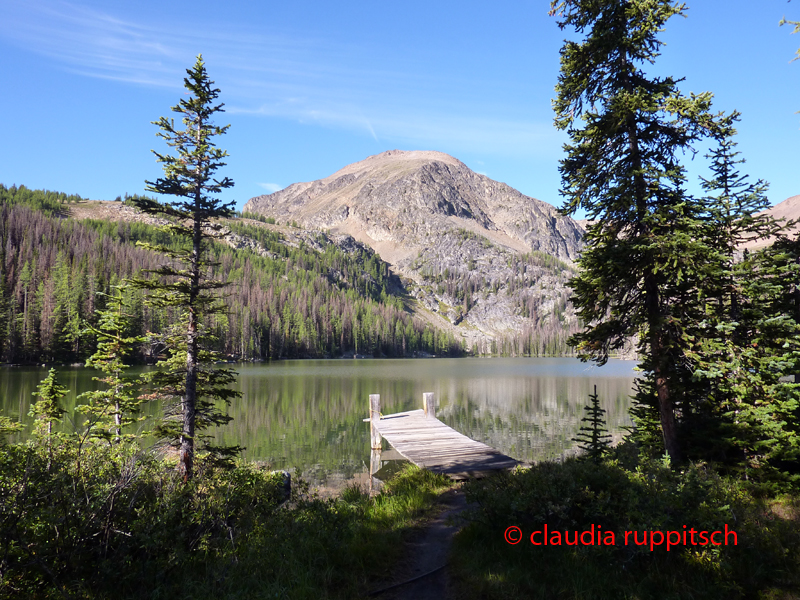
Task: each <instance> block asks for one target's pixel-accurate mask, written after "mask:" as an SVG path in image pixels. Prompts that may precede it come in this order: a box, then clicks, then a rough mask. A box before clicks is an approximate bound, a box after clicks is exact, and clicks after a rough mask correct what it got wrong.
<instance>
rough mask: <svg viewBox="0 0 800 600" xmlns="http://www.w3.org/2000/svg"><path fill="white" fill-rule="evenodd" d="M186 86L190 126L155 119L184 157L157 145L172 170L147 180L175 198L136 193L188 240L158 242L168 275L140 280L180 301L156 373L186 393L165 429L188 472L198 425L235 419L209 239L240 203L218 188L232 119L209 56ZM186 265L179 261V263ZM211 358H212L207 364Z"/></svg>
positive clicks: (161, 303) (182, 107) (154, 297)
mask: <svg viewBox="0 0 800 600" xmlns="http://www.w3.org/2000/svg"><path fill="white" fill-rule="evenodd" d="M186 72H187V75H188V77H187V78H184V85H185V87H186V89H187V90H188V92H189V98H188V99H187V98H182V99H181V100H180V101H179V103H178V104H177V105H176V106H173V107H172V111H173V112H175V113H177V114H179V115H181V117H182V122H183V125H184V126H185V129H183V130H180V129H177V128H176V126H175V122H174V120H172V119H167V118H166V117H161V118H160V119H159V120H158V121H155V122H154V124H155V125H158V126H159V128H160V129H161V131H160V133H159V134H158V135H159V137H161V138H163V139H164V140H165V141H166V142H167V144H168V145H169V146H171V147H172V148H174V149H175V151H176V154H177V155H176V156H170V155H167V154H160V153H158V152H156V151H153V152H154V154H155V155H156V157H157V159H158V162H160V163H161V164H162V165H163V168H164V177H163V178H159V179H157V180H156V181H154V182H153V181H146V182H145V183H146V184H147V191H149V192H155V193H157V194H164V195H167V196H174V197H175V199H174V200H172V201H169V202H166V203H163V204H162V203H159V202H157V201H155V200H152V199H149V198H137V199H135V200H134V202H135V204H136V206H138V207H139V208H140V209H141V210H143V211H144V212H147V213H150V214H157V215H161V216H165V217H167V218H168V219H170V223H169V225H167V226H166V230H167V231H168V232H169V233H170V234H171V235H173V236H177V237H178V238H180V239H184V240H188V244H187V245H185V246H182V247H177V248H176V247H175V246H174V245H173V246H167V245H161V246H155V245H152V246H150V248H151V249H154V250H157V251H159V252H161V253H163V254H165V255H166V256H167V257H169V258H170V259H172V261H173V262H170V263H168V264H164V265H163V266H161V267H160V268H158V269H156V270H154V271H152V272H153V273H155V274H156V275H159V276H161V277H162V278H165V279H162V280H160V281H154V280H141V279H140V280H137V281H136V283H137V285H139V286H141V287H143V288H145V289H147V290H150V292H151V294H150V297H149V301H150V303H151V304H152V305H154V306H158V307H172V308H174V309H176V310H177V311H178V313H179V314H180V322H179V325H178V326H177V327H178V328H173V331H172V334H171V335H170V336H169V337H168V340H167V344H168V347H169V348H170V353H171V356H170V357H169V358H168V359H167V360H166V361H164V362H163V363H162V365H163V367H164V369H163V370H162V371H160V372H159V373H157V374H156V375H155V376H154V379H153V383H154V384H155V385H156V386H158V389H159V390H162V391H164V392H165V394H166V396H167V397H177V398H179V402H180V406H179V409H178V424H177V426H175V423H173V422H172V421H167V422H166V423H165V425H164V427H162V429H161V431H162V432H163V433H166V434H168V435H169V436H170V437H171V438H172V443H174V444H175V445H176V446H178V448H179V465H178V469H179V471H180V473H181V474H182V475H183V477H184V479H187V480H188V479H190V478H192V476H193V474H194V458H195V436H196V431H197V429H198V428H205V427H209V426H211V425H215V424H221V423H224V422H227V417H226V416H225V415H224V414H221V413H220V411H219V410H218V409H217V408H216V407H215V405H214V401H215V400H216V399H222V400H224V401H225V402H230V400H231V399H232V398H234V397H236V396H237V393H236V392H233V391H232V390H229V389H227V386H228V385H229V384H230V383H231V381H232V379H233V375H232V374H231V373H230V372H229V371H215V370H214V369H213V368H208V364H209V362H211V361H212V360H213V357H212V356H210V355H209V354H207V353H205V352H204V351H203V349H202V347H201V336H202V334H203V331H202V322H203V318H204V317H208V316H209V315H212V314H214V313H219V312H223V311H224V310H225V307H224V306H223V305H222V302H221V299H220V298H219V295H218V294H215V293H214V292H215V291H217V290H220V289H221V288H223V287H225V286H226V285H227V283H226V282H224V281H219V280H215V279H212V278H211V276H210V274H209V271H210V269H211V267H212V266H214V265H215V264H216V263H214V262H213V261H212V260H211V259H210V258H209V256H210V253H209V250H208V242H209V239H211V238H214V237H217V236H218V234H219V225H217V224H216V223H215V222H214V219H217V218H220V217H230V216H231V215H233V202H230V203H227V204H225V203H222V202H221V201H220V200H219V199H218V198H216V197H215V194H219V193H220V192H222V191H223V190H225V189H227V188H230V187H233V181H231V180H230V179H229V178H227V177H225V178H223V179H214V178H213V176H214V174H215V173H216V171H217V170H218V169H219V168H221V167H223V166H225V163H224V162H223V159H224V158H225V157H226V156H228V153H227V152H225V151H224V150H222V149H220V148H217V147H216V145H215V143H214V140H215V138H216V137H217V136H219V135H222V134H224V133H225V132H226V131H227V130H228V128H229V127H230V125H226V126H224V127H220V126H217V125H214V124H213V122H212V117H213V116H214V115H215V114H216V113H218V112H223V108H222V107H223V104H215V101H216V99H217V97H218V96H219V90H218V89H216V88H214V87H213V86H214V82H213V81H211V80H210V79H209V77H208V74H207V72H206V68H205V64H204V63H203V59H202V56H198V57H197V61H196V62H195V64H194V66H193V67H192V68H191V69H188V70H187V71H186ZM174 261H178V262H180V263H182V265H183V267H182V268H180V267H177V266H175V262H174ZM204 363H205V364H204Z"/></svg>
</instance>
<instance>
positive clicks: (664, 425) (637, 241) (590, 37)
mask: <svg viewBox="0 0 800 600" xmlns="http://www.w3.org/2000/svg"><path fill="white" fill-rule="evenodd" d="M551 8H552V12H553V13H554V14H557V15H559V17H560V20H559V26H560V27H561V28H562V29H565V28H568V27H569V28H574V29H575V31H576V32H577V33H578V34H579V35H581V36H583V39H581V40H580V41H567V42H565V44H564V46H563V48H562V50H561V73H560V76H559V81H558V85H557V87H556V92H557V98H556V99H555V101H554V109H555V112H556V119H555V123H556V126H557V127H558V128H559V129H562V130H566V131H567V132H568V134H569V137H570V142H569V143H568V144H566V145H565V150H566V152H567V157H566V158H565V159H563V160H562V161H561V166H560V171H561V176H562V182H563V189H562V194H563V195H564V197H565V205H564V207H563V209H562V210H563V211H564V212H566V213H568V214H572V213H574V212H575V211H577V210H579V209H584V210H585V211H586V216H587V218H589V219H591V220H593V221H595V224H594V225H592V226H590V227H589V229H588V231H587V234H586V243H587V247H586V249H585V250H584V252H583V254H582V256H581V259H580V261H579V265H580V268H581V270H580V273H579V275H578V276H577V277H575V278H574V279H573V280H572V281H571V286H572V289H573V297H572V301H573V304H574V306H575V308H576V310H577V313H578V316H579V318H580V319H581V320H582V322H583V323H584V324H586V325H585V329H584V331H582V332H580V333H578V334H576V335H574V336H573V337H572V338H571V340H570V343H571V344H572V345H576V346H577V348H578V351H579V355H580V356H581V357H582V358H583V359H584V360H588V359H592V360H595V361H597V362H599V363H600V364H603V363H605V362H606V361H607V360H608V357H609V354H610V353H611V352H613V351H616V350H619V349H621V348H623V347H624V346H625V344H626V342H627V341H628V340H629V339H630V338H631V337H632V336H638V351H639V354H640V356H641V357H642V363H641V366H642V369H643V370H644V372H645V378H644V379H643V380H642V382H641V383H642V385H643V388H642V390H641V393H640V394H639V400H640V402H641V403H642V404H644V405H645V406H646V407H647V410H648V414H649V415H653V416H654V417H655V418H657V419H658V422H659V425H660V430H661V433H662V436H663V443H664V446H665V449H666V451H667V453H668V454H669V455H670V457H671V458H672V459H673V460H674V461H677V460H679V458H680V444H679V439H678V428H677V422H676V412H677V411H678V409H679V406H680V403H681V402H682V401H683V400H684V391H685V387H686V384H687V382H688V381H689V379H690V372H689V370H688V368H687V365H686V364H685V359H684V357H683V342H682V329H683V327H684V326H685V325H686V324H687V323H689V322H691V321H692V320H693V319H694V318H696V315H694V314H690V313H689V312H688V310H689V308H690V307H691V306H692V304H691V303H687V302H686V301H687V300H688V298H690V297H691V295H692V294H693V293H694V289H695V285H694V281H693V280H694V278H695V275H696V270H697V268H698V265H701V264H703V261H704V256H705V254H706V253H707V249H706V247H705V245H704V243H703V242H702V236H700V235H699V228H700V226H701V223H700V221H699V213H700V212H701V210H702V209H701V207H700V206H699V205H698V203H697V202H695V201H694V200H693V199H692V198H691V197H690V196H689V195H688V194H687V193H686V191H685V189H684V183H685V182H684V180H685V177H684V169H683V167H682V166H681V163H680V159H681V157H682V156H683V154H684V153H686V152H687V151H689V152H691V150H692V144H693V143H694V142H695V141H696V140H698V139H700V138H702V137H703V136H704V135H705V134H706V133H707V131H709V130H711V129H712V128H713V126H714V119H713V117H712V116H711V115H710V112H709V111H710V102H711V95H710V94H708V93H705V94H701V95H691V96H690V97H686V96H683V95H682V94H681V93H680V91H679V90H678V87H677V81H676V80H675V79H673V78H671V77H655V76H650V75H648V73H647V72H646V71H645V66H646V65H649V64H651V63H653V62H654V61H655V59H656V58H657V57H658V54H659V48H660V46H661V43H660V42H659V40H658V38H657V35H658V34H659V33H660V32H661V31H662V30H663V27H664V24H665V23H666V21H667V20H668V19H669V18H670V17H672V16H674V15H676V14H682V13H683V10H684V7H683V5H676V4H673V3H672V2H671V1H668V0H607V1H604V2H596V1H594V0H563V1H561V0H554V1H553V2H552V4H551Z"/></svg>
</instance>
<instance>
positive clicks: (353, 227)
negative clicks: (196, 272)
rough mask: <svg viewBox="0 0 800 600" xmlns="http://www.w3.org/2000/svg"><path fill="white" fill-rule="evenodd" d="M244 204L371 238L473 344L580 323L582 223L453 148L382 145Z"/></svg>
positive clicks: (425, 301)
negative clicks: (574, 299)
mask: <svg viewBox="0 0 800 600" xmlns="http://www.w3.org/2000/svg"><path fill="white" fill-rule="evenodd" d="M244 212H251V213H257V214H260V215H263V216H266V217H273V218H274V219H275V220H276V221H277V222H278V223H291V222H297V223H298V224H299V225H300V226H301V227H303V228H308V229H322V230H328V231H330V232H331V233H339V234H348V235H351V236H353V237H354V238H356V239H357V240H359V241H361V242H363V243H365V244H367V245H369V246H371V247H372V248H374V249H375V250H376V251H377V252H378V253H379V254H380V255H381V257H382V258H383V259H384V260H385V261H387V262H388V263H389V264H391V265H392V267H393V269H394V270H395V271H396V272H397V273H398V274H399V275H401V276H402V277H404V278H405V280H406V281H407V283H408V288H409V290H410V292H411V293H412V294H413V295H414V296H415V297H416V298H417V300H418V301H419V307H420V308H424V309H427V310H429V311H430V312H431V313H432V314H434V315H438V316H440V317H441V318H442V319H444V320H445V321H446V322H447V323H448V324H449V325H451V326H456V325H457V326H458V329H459V331H460V333H461V334H462V335H463V336H464V337H465V338H466V340H467V342H468V343H469V344H470V345H472V344H473V343H478V342H481V343H483V342H485V341H486V340H488V339H495V338H497V337H498V336H504V335H505V336H513V335H517V334H519V333H520V332H522V331H524V330H534V329H541V328H543V327H548V328H550V329H554V328H562V329H563V328H565V327H567V328H569V327H570V326H571V324H574V316H573V315H572V312H571V308H570V307H569V306H568V303H567V302H566V298H567V297H568V291H567V289H566V287H565V284H566V281H567V279H568V278H569V276H570V275H571V265H572V261H573V260H575V259H576V258H577V256H578V253H579V252H580V249H581V246H582V241H581V240H582V233H583V232H582V229H581V228H580V227H579V226H578V225H577V224H576V223H575V221H573V220H572V219H570V218H568V217H563V216H561V215H559V214H558V212H557V211H556V209H555V208H554V207H553V206H551V205H549V204H547V203H545V202H542V201H540V200H536V199H534V198H530V197H528V196H525V195H523V194H521V193H520V192H518V191H517V190H515V189H513V188H511V187H510V186H508V185H506V184H504V183H500V182H497V181H493V180H492V179H489V178H488V177H485V176H484V175H480V174H478V173H475V172H473V171H471V170H470V169H469V168H468V167H467V166H466V165H464V164H463V163H461V162H460V161H458V160H456V159H455V158H453V157H452V156H448V155H447V154H443V153H441V152H423V151H413V152H405V151H399V150H392V151H389V152H384V153H382V154H378V155H376V156H371V157H369V158H367V159H366V160H363V161H361V162H358V163H354V164H352V165H348V166H346V167H344V168H343V169H341V170H340V171H338V172H336V173H334V174H333V175H331V176H330V177H327V178H325V179H321V180H319V181H314V182H310V183H295V184H293V185H290V186H289V187H287V188H285V189H283V190H281V191H279V192H276V193H274V194H270V195H265V196H258V197H255V198H252V199H251V200H250V201H249V202H247V204H246V205H245V207H244Z"/></svg>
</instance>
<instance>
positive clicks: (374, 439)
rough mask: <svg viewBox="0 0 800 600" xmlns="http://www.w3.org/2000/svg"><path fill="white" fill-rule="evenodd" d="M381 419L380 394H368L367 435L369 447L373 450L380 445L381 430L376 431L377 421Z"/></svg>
mask: <svg viewBox="0 0 800 600" xmlns="http://www.w3.org/2000/svg"><path fill="white" fill-rule="evenodd" d="M380 419H381V395H380V394H370V395H369V437H370V443H371V444H372V445H371V446H370V448H372V449H373V450H375V449H380V447H381V439H382V438H381V432H380V431H378V421H380Z"/></svg>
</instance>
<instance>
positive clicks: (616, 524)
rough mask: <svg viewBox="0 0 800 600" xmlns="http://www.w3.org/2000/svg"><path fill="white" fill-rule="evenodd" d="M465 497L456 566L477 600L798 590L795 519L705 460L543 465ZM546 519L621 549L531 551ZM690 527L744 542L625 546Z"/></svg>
mask: <svg viewBox="0 0 800 600" xmlns="http://www.w3.org/2000/svg"><path fill="white" fill-rule="evenodd" d="M467 497H468V499H469V500H471V501H473V502H475V503H476V504H477V508H476V509H475V511H474V512H473V513H472V515H471V523H470V525H469V526H467V527H466V528H465V529H464V530H463V531H462V532H461V533H460V534H459V535H458V536H457V540H456V558H455V564H456V572H457V573H458V575H459V576H460V578H461V579H463V581H464V584H463V587H464V590H465V593H466V594H467V595H468V597H469V594H474V595H475V597H487V598H513V597H530V598H642V599H643V598H667V597H669V598H740V597H755V596H756V595H757V594H758V593H760V592H764V593H766V591H767V590H773V591H774V590H780V589H784V588H790V589H792V588H793V589H794V590H795V593H796V592H797V590H798V589H800V534H799V533H798V527H797V523H793V522H792V521H791V520H787V519H783V518H780V517H778V516H776V515H775V514H774V513H772V512H771V511H770V510H768V508H767V506H766V504H765V503H764V502H762V501H760V500H758V499H757V498H754V497H753V496H752V495H751V494H750V493H749V492H748V491H747V488H746V486H745V485H744V484H742V483H741V482H738V481H735V480H729V479H724V478H721V477H719V476H718V475H717V474H716V473H715V472H714V471H713V470H711V469H709V468H706V467H705V466H704V465H693V466H691V467H689V468H687V469H686V470H685V471H683V472H676V471H673V470H671V469H670V468H669V467H668V466H667V465H664V464H662V463H660V462H657V461H648V462H643V463H642V464H640V465H639V466H638V467H637V468H635V469H632V470H627V469H624V468H622V467H621V466H620V465H619V464H617V463H615V462H607V463H603V464H600V465H595V464H592V463H589V462H586V461H578V460H567V461H565V462H564V463H563V464H557V463H542V464H539V465H536V466H534V467H532V468H530V469H521V470H518V471H516V472H513V473H510V474H506V475H500V476H497V477H492V478H490V479H486V480H483V481H478V482H473V483H471V484H470V485H469V486H468V487H467ZM545 524H547V526H548V530H549V531H551V532H552V531H554V530H557V531H560V532H564V531H569V532H570V536H572V535H573V532H578V533H581V532H583V531H587V530H591V528H592V527H594V529H595V531H597V530H598V528H600V530H601V531H603V532H609V531H610V532H614V542H615V543H614V544H613V545H611V544H601V545H596V544H595V545H582V544H578V545H565V544H562V545H560V546H559V545H548V546H544V545H542V546H535V545H533V544H532V543H531V541H530V536H531V534H532V532H534V531H541V530H543V528H544V526H545ZM684 525H685V526H686V530H687V531H688V530H690V529H692V528H694V529H695V530H697V531H698V532H699V531H709V532H713V531H717V530H721V531H724V529H725V526H726V525H727V526H728V529H729V530H734V531H735V532H736V538H735V541H736V545H733V542H734V537H733V536H730V537H729V542H730V544H729V545H727V546H726V545H720V546H714V545H710V544H709V545H700V544H696V545H691V543H688V544H687V545H686V546H684V545H682V544H681V545H677V546H675V545H673V546H672V547H671V548H670V549H669V551H668V550H667V548H666V545H665V544H662V545H654V546H653V548H652V550H651V548H650V546H649V545H637V544H636V543H635V541H636V538H635V537H634V535H633V533H631V534H630V535H629V538H628V543H627V544H626V543H625V532H628V531H630V532H638V535H640V536H641V535H642V534H643V532H645V531H647V532H653V531H662V532H666V531H677V532H683V531H684ZM509 526H517V527H519V528H520V529H521V536H522V539H521V541H520V542H519V543H518V544H515V545H510V544H508V543H506V542H505V540H504V537H503V535H504V532H505V531H506V528H508V527H509ZM571 539H573V540H574V538H571ZM585 539H587V540H588V536H587V537H586V538H585ZM595 539H597V538H595ZM600 539H601V540H603V541H606V542H608V541H610V538H607V537H600ZM656 539H657V540H658V538H656ZM716 539H717V540H718V541H719V540H720V539H722V538H720V537H719V536H717V538H716ZM673 540H674V537H673ZM696 540H697V541H698V542H699V541H700V538H699V535H698V536H697V537H696ZM536 541H542V536H541V535H538V536H537V538H536ZM640 541H641V540H640ZM687 542H690V537H687ZM793 586H794V587H793Z"/></svg>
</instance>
